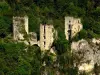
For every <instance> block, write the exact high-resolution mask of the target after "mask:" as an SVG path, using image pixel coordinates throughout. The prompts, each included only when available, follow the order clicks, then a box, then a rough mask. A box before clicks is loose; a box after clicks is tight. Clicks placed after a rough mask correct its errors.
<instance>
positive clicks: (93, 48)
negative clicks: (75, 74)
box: [71, 39, 100, 72]
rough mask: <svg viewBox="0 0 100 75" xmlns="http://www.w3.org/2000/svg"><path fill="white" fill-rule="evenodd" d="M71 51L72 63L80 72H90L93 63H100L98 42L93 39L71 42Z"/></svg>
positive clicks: (93, 66) (99, 44)
mask: <svg viewBox="0 0 100 75" xmlns="http://www.w3.org/2000/svg"><path fill="white" fill-rule="evenodd" d="M71 48H72V53H73V55H74V57H75V58H74V59H75V60H74V65H75V66H77V67H78V69H79V71H80V72H84V71H85V72H92V71H93V70H94V68H95V64H98V65H100V43H98V44H96V43H94V42H93V40H90V41H89V42H88V41H86V40H83V39H82V40H80V41H78V42H72V45H71Z"/></svg>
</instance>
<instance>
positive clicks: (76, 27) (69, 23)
mask: <svg viewBox="0 0 100 75" xmlns="http://www.w3.org/2000/svg"><path fill="white" fill-rule="evenodd" d="M82 28H83V26H82V24H81V20H80V19H78V18H74V17H65V35H66V39H67V40H69V36H70V34H69V31H70V30H71V38H72V37H74V36H75V35H76V34H77V33H78V32H79V31H80V30H81V29H82Z"/></svg>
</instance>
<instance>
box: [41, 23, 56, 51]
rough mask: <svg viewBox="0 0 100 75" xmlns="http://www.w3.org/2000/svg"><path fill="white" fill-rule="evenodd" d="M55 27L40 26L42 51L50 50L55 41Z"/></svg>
mask: <svg viewBox="0 0 100 75" xmlns="http://www.w3.org/2000/svg"><path fill="white" fill-rule="evenodd" d="M54 31H55V30H54V27H53V25H47V24H40V48H41V50H49V49H50V48H51V46H52V43H53V41H54V37H53V36H54Z"/></svg>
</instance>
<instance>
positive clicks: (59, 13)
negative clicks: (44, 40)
mask: <svg viewBox="0 0 100 75" xmlns="http://www.w3.org/2000/svg"><path fill="white" fill-rule="evenodd" d="M24 15H28V16H29V30H30V31H34V32H36V33H38V35H39V25H40V23H48V24H53V25H54V27H55V28H56V29H57V30H59V31H58V33H59V34H58V35H59V37H58V40H55V42H54V44H53V45H54V46H55V47H56V50H57V52H56V53H57V61H53V60H52V58H51V55H52V54H50V53H49V52H47V53H45V55H44V56H43V57H41V52H40V49H39V47H37V46H26V45H24V44H23V43H16V42H13V41H12V17H13V16H24ZM65 16H74V17H80V18H81V19H82V23H83V27H84V29H83V30H82V31H81V32H80V33H79V34H77V36H76V37H75V38H74V40H79V39H81V38H85V39H88V38H93V37H96V38H98V37H100V1H99V0H0V75H40V73H43V72H44V71H45V70H46V71H48V73H49V75H55V72H57V71H59V72H60V73H61V75H77V68H76V67H73V58H72V56H71V53H70V43H69V42H68V41H66V40H65V35H64V17H65ZM26 50H27V51H26ZM44 60H45V63H46V66H43V65H42V63H44ZM56 64H59V66H55V65H56Z"/></svg>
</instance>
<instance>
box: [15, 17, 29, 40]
mask: <svg viewBox="0 0 100 75" xmlns="http://www.w3.org/2000/svg"><path fill="white" fill-rule="evenodd" d="M26 34H28V17H27V16H24V17H13V38H14V40H24V35H26Z"/></svg>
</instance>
